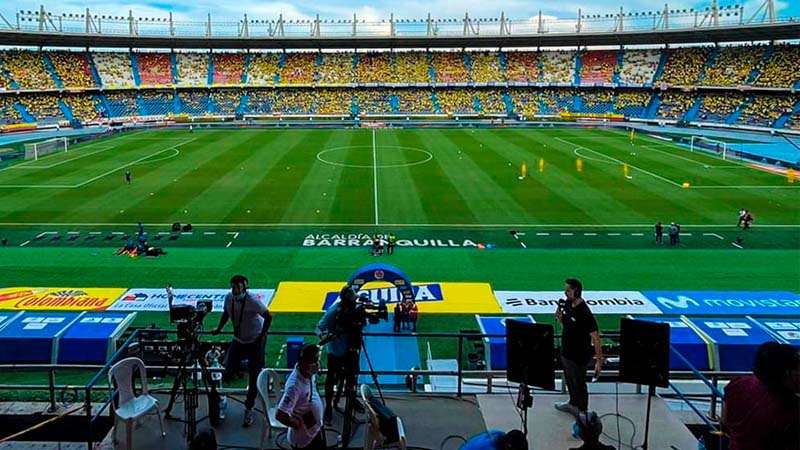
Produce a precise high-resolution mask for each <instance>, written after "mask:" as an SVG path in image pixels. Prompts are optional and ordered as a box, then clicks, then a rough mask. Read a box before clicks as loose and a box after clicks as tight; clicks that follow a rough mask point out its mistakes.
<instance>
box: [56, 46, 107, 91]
mask: <svg viewBox="0 0 800 450" xmlns="http://www.w3.org/2000/svg"><path fill="white" fill-rule="evenodd" d="M47 56H48V57H49V58H50V62H51V63H52V64H53V68H54V69H55V71H56V74H57V75H58V78H59V79H60V80H61V83H62V85H63V86H64V88H65V89H69V88H91V87H96V86H97V85H96V83H95V82H94V78H93V77H92V69H91V68H90V66H89V60H88V59H86V53H84V52H66V51H59V52H47Z"/></svg>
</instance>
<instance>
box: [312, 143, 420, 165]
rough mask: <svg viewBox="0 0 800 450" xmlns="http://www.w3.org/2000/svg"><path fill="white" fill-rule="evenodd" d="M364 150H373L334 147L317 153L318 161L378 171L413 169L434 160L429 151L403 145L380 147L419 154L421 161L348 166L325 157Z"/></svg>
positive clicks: (381, 147)
mask: <svg viewBox="0 0 800 450" xmlns="http://www.w3.org/2000/svg"><path fill="white" fill-rule="evenodd" d="M362 148H363V149H369V150H372V149H373V148H372V146H371V145H350V146H343V147H333V148H328V149H325V150H322V151H321V152H319V153H317V159H318V160H319V161H320V162H323V163H325V164H330V165H332V166H337V167H351V168H355V169H372V168H373V167H376V168H378V169H390V168H393V167H411V166H417V165H420V164H425V163H426V162H428V161H430V160H432V159H433V153H431V152H429V151H427V150H423V149H421V148H416V147H406V146H402V145H381V146H380V150H381V151H383V150H386V149H389V150H396V151H401V152H405V151H410V152H415V153H418V154H419V155H420V157H419V159H418V160H417V161H411V162H406V163H401V164H378V165H374V164H347V163H340V162H337V161H331V160H330V159H326V157H325V155H328V154H330V153H334V152H337V151H343V150H353V149H362ZM370 158H372V155H370Z"/></svg>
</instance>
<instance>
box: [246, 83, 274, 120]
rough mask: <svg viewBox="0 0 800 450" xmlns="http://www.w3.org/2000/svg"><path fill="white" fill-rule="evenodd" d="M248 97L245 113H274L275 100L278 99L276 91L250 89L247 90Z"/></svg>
mask: <svg viewBox="0 0 800 450" xmlns="http://www.w3.org/2000/svg"><path fill="white" fill-rule="evenodd" d="M245 95H247V97H248V102H247V105H245V109H244V112H245V114H273V113H274V112H275V111H274V108H275V102H276V100H277V93H276V91H274V90H272V89H269V90H265V89H258V90H252V89H251V90H248V91H246V92H245Z"/></svg>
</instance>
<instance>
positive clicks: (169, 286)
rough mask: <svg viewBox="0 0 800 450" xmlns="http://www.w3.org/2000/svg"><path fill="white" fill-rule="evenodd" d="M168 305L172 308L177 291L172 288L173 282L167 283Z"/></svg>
mask: <svg viewBox="0 0 800 450" xmlns="http://www.w3.org/2000/svg"><path fill="white" fill-rule="evenodd" d="M166 292H167V305H169V307H170V309H172V302H173V301H174V300H175V291H173V290H172V283H169V284H167V290H166Z"/></svg>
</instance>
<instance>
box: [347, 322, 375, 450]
mask: <svg viewBox="0 0 800 450" xmlns="http://www.w3.org/2000/svg"><path fill="white" fill-rule="evenodd" d="M358 340H359V343H360V346H359V347H357V348H356V349H353V350H352V351H353V352H354V353H355V354H356V355H358V357H357V358H356V364H358V362H359V361H360V356H361V351H362V350H363V351H364V357H365V358H366V360H367V366H368V367H369V373H370V376H372V382H373V383H375V388H376V390H377V391H378V396H379V397H380V399H381V403H383V404H384V405H385V404H386V400H384V398H383V392H382V391H381V384H380V382H379V381H378V375H377V374H376V373H375V368H374V367H373V366H372V360H370V358H369V353H368V352H367V347H366V345H364V338H363V336H359V337H358ZM350 369H351V370H352V369H353V368H352V367H351V368H350ZM358 372H359V370H358V366H357V367H356V373H355V374H348V376H347V377H346V378H345V381H344V386H345V387H344V396H345V397H344V424H343V425H342V448H347V447H349V446H350V440H351V439H352V438H353V434H354V432H355V430H354V429H353V424H356V425H359V424H360V422H357V421H356V419H355V417H354V414H353V412H354V410H355V402H357V401H358V400H357V399H356V397H357V395H358V393H357V392H356V385H357V384H358ZM354 378H355V379H354ZM364 407H365V408H369V405H364Z"/></svg>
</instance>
